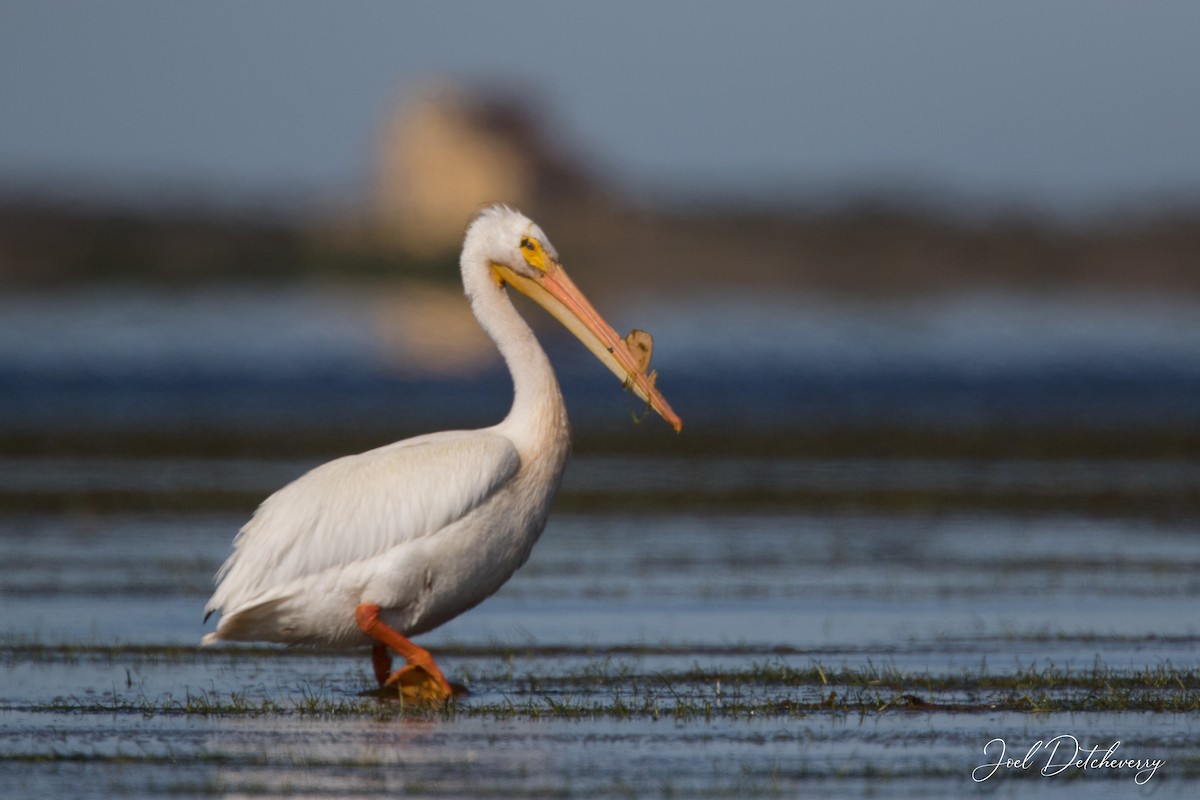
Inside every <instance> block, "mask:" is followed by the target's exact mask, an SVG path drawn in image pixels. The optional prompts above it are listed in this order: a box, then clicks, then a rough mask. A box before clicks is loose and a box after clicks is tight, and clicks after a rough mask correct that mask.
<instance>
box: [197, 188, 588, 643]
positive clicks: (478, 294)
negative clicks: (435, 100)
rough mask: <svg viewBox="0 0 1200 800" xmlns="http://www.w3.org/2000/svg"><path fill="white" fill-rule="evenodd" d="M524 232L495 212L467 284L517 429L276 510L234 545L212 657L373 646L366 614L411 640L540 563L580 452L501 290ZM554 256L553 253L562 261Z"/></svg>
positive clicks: (340, 481)
mask: <svg viewBox="0 0 1200 800" xmlns="http://www.w3.org/2000/svg"><path fill="white" fill-rule="evenodd" d="M531 231H532V232H533V234H535V235H537V236H538V237H539V239H540V241H542V242H545V244H546V247H547V248H549V243H548V242H546V240H545V236H544V234H542V233H541V231H540V230H539V229H538V228H537V226H536V225H534V224H533V223H532V222H530V221H529V220H528V219H527V218H525V217H524V216H522V215H520V214H519V213H517V212H515V211H511V210H509V209H505V208H499V207H495V208H491V209H488V210H487V211H485V212H484V213H483V214H481V215H480V217H479V218H478V219H477V220H476V221H475V222H474V223H473V224H472V225H471V227H470V229H469V231H468V235H467V239H466V242H465V243H464V246H463V255H462V273H463V284H464V287H465V289H466V292H467V296H468V298H469V299H470V301H471V306H472V308H473V310H474V312H475V315H476V317H478V319H479V321H480V324H481V325H482V326H483V327H484V329H485V330H486V331H487V332H488V334H489V335H491V337H492V339H493V340H495V342H496V344H497V346H498V347H499V348H500V351H501V353H502V354H503V356H504V359H505V361H506V363H507V364H508V367H509V370H510V371H511V372H512V377H513V386H514V392H515V397H514V401H513V407H512V410H511V412H510V413H509V415H508V416H507V417H506V418H505V419H504V421H503V422H501V423H500V424H498V425H495V426H493V427H491V428H485V429H482V430H478V431H452V432H445V433H435V434H430V435H426V436H419V437H416V438H413V439H408V440H405V441H402V442H397V443H395V444H390V445H387V446H384V447H380V448H378V449H375V450H371V451H368V452H366V453H362V454H359V455H354V456H347V457H345V458H340V459H337V460H335V461H331V462H329V463H327V464H324V465H322V466H320V467H317V468H316V469H314V470H312V471H311V472H309V473H307V474H306V475H304V476H302V477H301V478H299V479H297V480H296V481H294V482H292V483H291V484H288V485H287V486H285V487H284V488H282V489H280V490H279V491H278V492H276V493H275V494H273V495H271V496H270V497H269V498H267V500H266V501H265V502H264V503H263V504H262V505H261V506H260V507H259V509H258V511H257V512H256V513H255V515H254V517H253V518H252V519H251V520H250V521H249V522H248V523H246V525H245V526H244V527H243V528H242V530H241V531H240V532H239V533H238V535H237V537H236V539H235V541H234V552H233V554H232V555H231V556H230V557H229V559H228V560H227V561H226V562H225V564H224V566H223V567H222V568H221V570H220V572H219V573H218V576H217V577H218V586H217V589H216V591H215V592H214V594H213V596H212V599H211V600H209V602H208V605H207V606H206V612H208V613H212V612H214V611H220V612H221V618H220V622H219V624H218V626H217V629H216V630H215V631H214V632H212V633H209V634H208V635H206V636H205V637H204V639H203V642H204V643H205V644H211V643H213V642H216V641H219V640H226V639H236V640H261V641H272V642H286V643H292V644H313V645H323V646H333V647H342V646H353V645H358V644H369V643H371V639H369V638H368V637H367V636H366V635H365V634H363V633H362V632H361V631H360V630H359V628H358V627H357V625H356V624H355V608H356V607H357V606H359V605H360V604H364V603H366V604H374V605H378V606H380V608H381V609H382V611H381V613H380V618H381V619H382V620H383V621H384V622H385V623H386V624H387V625H388V626H390V627H392V628H394V629H395V630H396V631H398V632H400V633H401V634H403V635H405V636H412V635H416V634H419V633H421V632H423V631H427V630H430V629H432V628H435V627H437V626H438V625H441V624H442V623H444V622H446V621H448V620H450V619H452V618H454V617H455V616H457V615H458V614H461V613H462V612H464V611H466V610H467V609H469V608H471V607H473V606H474V605H476V604H477V603H479V602H480V601H482V600H483V599H485V598H486V597H488V596H489V595H491V594H493V593H494V592H495V591H496V590H497V589H499V588H500V586H502V585H503V584H504V582H505V581H507V580H508V578H509V577H510V576H511V575H512V574H513V572H514V571H516V569H517V568H518V567H520V566H521V565H522V564H523V563H525V560H526V559H527V558H528V557H529V553H530V550H531V549H532V547H533V545H534V543H535V542H536V541H537V539H538V537H539V536H540V534H541V532H542V529H543V527H544V526H545V522H546V517H547V514H548V513H549V509H550V504H551V502H552V501H553V499H554V495H555V493H556V492H557V490H558V485H559V481H560V479H561V477H562V472H563V469H564V467H565V465H566V460H567V455H568V451H569V447H570V444H569V434H568V427H567V417H566V409H565V407H564V405H563V401H562V395H561V392H560V391H559V388H558V383H557V381H556V380H555V378H554V373H553V371H552V369H551V367H550V362H549V360H548V359H547V358H546V355H545V353H544V351H543V350H542V349H541V347H540V346H539V345H538V344H537V341H536V339H535V338H534V336H533V333H532V331H530V329H529V327H528V326H527V325H526V324H525V322H524V321H523V320H522V319H521V317H520V316H519V315H518V314H517V312H516V310H515V309H514V308H513V306H512V303H511V301H510V300H509V299H508V296H507V294H506V291H505V289H504V288H503V287H502V286H501V285H500V284H499V283H498V282H497V281H496V280H495V279H494V278H493V276H492V275H491V274H490V265H491V264H492V263H494V262H496V261H497V260H500V259H502V258H503V259H511V258H513V257H516V258H517V259H519V258H520V255H519V253H517V252H516V250H515V248H516V242H517V241H518V240H519V239H520V237H521V236H522V235H527V234H529V232H531ZM550 252H551V253H552V254H553V251H552V250H550Z"/></svg>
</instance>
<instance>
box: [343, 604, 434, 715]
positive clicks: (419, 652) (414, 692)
mask: <svg viewBox="0 0 1200 800" xmlns="http://www.w3.org/2000/svg"><path fill="white" fill-rule="evenodd" d="M379 610H380V609H379V606H377V605H370V604H367V603H363V604H362V605H360V606H359V607H358V608H356V609H354V621H355V622H357V623H358V627H359V630H361V631H362V632H363V633H365V634H366V635H367V636H370V637H371V638H372V639H374V640H375V641H376V642H378V644H376V645H375V648H374V650H373V651H372V652H371V663H372V665H373V666H374V667H375V678H376V679H377V680H378V681H379V685H380V686H395V687H397V688H398V689H399V690H400V694H401V695H403V696H404V698H405V699H408V700H425V701H438V700H445V699H446V698H448V697H450V695H451V690H450V684H449V683H447V682H446V679H445V678H444V677H443V676H442V671H441V670H440V669H438V666H437V664H435V663H433V656H431V655H429V651H428V650H425V649H424V648H422V647H418V646H417V645H415V644H413V643H412V642H410V641H409V640H408V639H405V638H404V637H403V636H401V635H400V634H399V633H397V632H396V631H394V630H392V629H391V628H389V627H388V626H387V625H385V624H384V623H383V621H382V620H381V619H379ZM389 648H391V649H392V650H395V651H396V653H398V654H399V655H400V656H401V657H402V658H403V659H404V660H405V661H406V662H408V663H407V664H405V665H404V666H403V667H401V668H400V669H398V670H396V671H395V672H393V673H392V674H391V675H389V674H388V671H389V670H390V669H391V668H392V657H391V656H390V655H389V654H388V649H389Z"/></svg>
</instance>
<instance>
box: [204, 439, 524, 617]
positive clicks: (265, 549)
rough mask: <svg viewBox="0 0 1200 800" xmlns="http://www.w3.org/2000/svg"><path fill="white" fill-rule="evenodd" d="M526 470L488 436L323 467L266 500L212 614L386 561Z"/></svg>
mask: <svg viewBox="0 0 1200 800" xmlns="http://www.w3.org/2000/svg"><path fill="white" fill-rule="evenodd" d="M519 466H520V457H519V456H518V455H517V451H516V449H515V448H514V447H513V445H512V443H511V442H510V441H509V440H508V439H506V438H504V437H503V436H500V435H499V434H495V433H490V432H487V431H452V432H445V433H435V434H431V435H428V436H421V437H417V438H415V439H408V440H405V441H403V442H397V443H395V444H390V445H387V446H385V447H381V448H378V449H376V450H370V451H368V452H366V453H361V454H359V455H354V456H346V457H345V458H339V459H337V460H335V461H330V462H329V463H327V464H322V465H321V466H319V467H316V468H315V469H313V470H312V471H310V472H308V473H307V474H305V475H303V476H301V477H300V478H298V479H296V480H295V481H293V482H292V483H290V484H288V485H287V486H285V487H283V488H282V489H280V490H279V491H277V492H275V493H274V494H273V495H271V496H270V497H268V498H267V499H266V500H265V501H263V503H262V505H261V506H259V508H258V511H256V512H255V514H254V516H253V517H252V518H251V519H250V521H249V522H247V523H246V524H245V526H243V527H242V529H241V530H240V531H239V532H238V534H237V536H236V537H235V538H234V551H233V554H232V555H230V557H229V559H228V560H227V561H226V562H225V564H224V565H223V566H222V567H221V569H220V571H219V572H218V573H217V582H218V586H217V589H216V591H215V592H214V593H213V596H212V599H211V600H209V602H208V605H207V606H206V608H205V611H206V612H207V613H212V612H213V611H216V610H220V609H223V610H224V612H225V613H231V612H232V611H234V610H236V609H237V608H238V607H239V606H242V605H244V604H245V603H248V602H253V600H254V599H255V598H256V597H259V596H261V595H262V594H263V593H265V592H267V591H269V590H270V589H272V588H274V587H277V586H280V585H283V584H285V583H287V582H289V581H292V580H295V579H296V578H300V577H303V576H305V575H312V574H315V573H318V572H323V571H325V570H327V569H331V568H334V567H339V566H344V565H347V564H351V563H354V562H356V561H361V560H363V559H368V558H371V557H372V556H376V555H379V554H381V553H384V552H385V551H387V550H389V549H391V548H393V547H395V546H397V545H399V544H403V543H404V542H408V541H412V540H414V539H418V538H420V537H423V536H428V535H430V534H432V533H434V532H436V531H438V530H440V529H441V528H443V527H445V526H446V525H448V524H450V523H451V522H454V521H455V520H457V519H460V518H461V517H463V516H464V515H465V514H467V513H468V512H469V511H470V510H471V509H472V508H474V507H476V506H477V505H479V504H480V503H481V502H483V501H484V500H485V499H486V498H487V497H488V496H490V495H491V494H492V493H493V492H495V491H496V490H497V489H498V488H499V487H500V486H502V485H503V484H504V483H505V482H507V481H508V480H509V479H510V478H511V477H512V476H513V475H514V474H516V472H517V469H518V468H519Z"/></svg>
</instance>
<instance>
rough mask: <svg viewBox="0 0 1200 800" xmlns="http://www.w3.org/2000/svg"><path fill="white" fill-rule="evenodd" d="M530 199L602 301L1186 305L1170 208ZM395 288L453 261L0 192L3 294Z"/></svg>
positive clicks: (1187, 279) (316, 224)
mask: <svg viewBox="0 0 1200 800" xmlns="http://www.w3.org/2000/svg"><path fill="white" fill-rule="evenodd" d="M539 205H540V204H538V203H535V204H533V205H532V206H530V207H526V208H525V209H523V210H525V211H526V212H527V213H528V214H530V216H532V217H533V218H534V219H536V220H538V221H539V222H540V223H541V224H542V227H543V229H545V230H546V231H548V232H549V233H550V235H551V237H552V239H553V240H554V242H555V244H556V245H557V246H558V249H559V250H560V252H562V253H563V254H564V258H565V260H566V263H567V265H568V268H569V269H570V270H571V271H572V273H573V274H575V275H576V276H578V277H581V278H582V279H584V280H585V281H592V280H593V278H594V282H595V283H596V284H598V285H600V286H602V287H606V288H601V289H599V291H602V292H608V293H611V294H620V293H621V290H620V289H619V288H618V289H613V288H612V287H614V286H616V287H620V286H624V287H626V292H627V293H632V292H634V291H636V292H640V293H648V292H649V293H655V294H663V293H665V292H676V291H680V290H683V291H685V292H686V293H688V294H697V293H702V292H704V291H705V290H706V289H708V288H713V287H715V288H717V289H726V288H735V287H736V288H738V289H740V290H742V291H747V292H754V291H756V290H765V291H769V292H778V291H786V292H789V293H811V294H815V295H818V296H819V295H833V296H842V297H844V296H854V297H865V298H871V299H885V300H886V299H889V298H905V297H912V296H916V295H924V294H930V293H953V292H961V291H971V290H976V289H981V288H982V289H985V290H1004V291H1016V292H1023V293H1031V294H1034V293H1057V294H1064V293H1067V294H1069V293H1081V292H1082V293H1102V294H1108V293H1112V294H1118V295H1125V294H1127V293H1130V292H1132V293H1135V294H1145V295H1152V296H1153V295H1168V296H1176V295H1178V294H1180V293H1183V294H1186V295H1189V296H1193V295H1194V296H1197V297H1200V269H1197V268H1196V265H1197V264H1200V211H1197V210H1196V209H1193V208H1191V207H1188V206H1179V207H1175V208H1170V207H1167V208H1161V209H1159V210H1157V211H1148V212H1144V213H1129V214H1124V215H1117V214H1113V215H1106V216H1102V217H1093V218H1089V219H1086V220H1070V221H1069V220H1062V219H1055V218H1051V217H1048V216H1036V215H1033V214H1026V213H1022V212H1002V211H997V212H995V213H994V214H982V213H981V214H974V215H969V216H968V215H960V214H954V213H952V212H950V211H948V210H944V211H939V210H937V209H936V208H932V207H931V208H912V207H910V208H906V207H901V206H898V205H895V204H893V203H890V202H888V201H887V200H885V199H875V200H873V199H869V198H868V199H864V200H861V201H857V202H849V203H846V204H843V205H840V206H837V207H816V206H813V207H810V208H808V209H799V210H793V211H788V210H780V211H770V212H768V211H746V210H738V209H736V208H730V209H728V210H725V211H721V210H714V209H713V208H711V207H707V208H705V209H703V210H697V211H693V212H684V211H675V212H664V211H653V210H648V209H644V208H635V207H632V206H626V205H620V204H613V203H585V204H572V203H563V204H557V205H550V204H546V205H545V207H544V208H541V207H539ZM465 223H466V220H465V219H464V220H463V225H464V226H465ZM601 275H602V276H603V278H602V279H601V278H600V277H598V276H601ZM413 279H420V280H428V281H432V282H435V283H445V284H456V283H457V281H458V270H457V252H456V251H454V250H453V249H450V248H441V249H439V250H435V251H432V252H424V253H415V252H411V251H406V250H405V249H403V248H401V247H397V246H395V244H394V243H392V242H389V241H386V240H384V239H382V238H379V237H377V236H374V235H372V233H371V231H370V230H369V229H368V228H367V227H365V226H364V225H362V224H361V223H360V222H355V221H354V219H353V218H352V217H347V218H345V219H340V220H338V219H332V220H331V219H326V220H322V221H314V220H313V219H310V218H301V219H296V218H291V219H278V218H276V219H267V218H264V217H262V216H258V215H255V214H253V213H252V212H240V213H239V212H236V211H230V210H213V209H211V208H205V207H202V206H199V205H197V206H193V207H188V206H176V207H172V208H170V209H165V210H164V209H151V208H133V207H122V208H115V207H113V208H105V207H103V206H101V205H97V204H85V203H80V202H72V201H68V200H56V199H52V198H48V197H47V198H41V199H37V200H31V199H29V198H28V197H24V196H21V197H14V196H10V197H4V196H3V195H0V290H4V291H9V292H11V291H47V290H55V289H61V288H64V287H69V286H71V285H98V284H110V283H115V284H126V285H129V284H132V285H146V286H162V287H177V288H188V287H195V286H204V285H212V284H221V283H230V282H234V283H250V284H258V283H278V282H282V283H289V282H291V283H297V282H313V281H316V282H328V283H349V284H359V283H367V284H372V283H389V282H392V283H394V282H403V281H408V280H413Z"/></svg>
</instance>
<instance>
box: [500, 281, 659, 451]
mask: <svg viewBox="0 0 1200 800" xmlns="http://www.w3.org/2000/svg"><path fill="white" fill-rule="evenodd" d="M546 263H547V267H548V268H547V269H546V270H544V271H541V270H539V271H538V274H537V276H536V277H533V278H530V277H526V276H524V275H519V274H517V273H516V272H514V271H513V270H512V269H511V268H509V267H506V266H504V265H503V264H493V265H492V269H493V270H495V272H496V275H497V277H499V278H500V279H501V280H503V281H504V282H505V283H507V284H509V285H510V286H512V287H513V288H514V289H516V290H518V291H519V292H521V293H522V294H524V295H526V296H528V297H530V298H532V299H533V300H534V302H536V303H537V304H538V305H540V306H541V307H542V308H544V309H546V310H547V311H549V312H550V313H551V314H552V315H554V318H555V319H557V320H558V321H559V322H561V323H562V324H563V326H564V327H565V328H566V329H567V330H569V331H570V332H571V333H573V334H575V336H576V337H577V338H578V339H579V341H581V342H583V343H584V345H585V346H586V347H587V349H588V350H590V351H592V355H594V356H595V357H596V358H598V359H599V360H600V363H602V364H604V366H606V367H608V368H609V369H610V370H612V372H613V374H614V375H616V376H617V377H618V378H620V379H621V383H622V384H623V385H624V386H626V387H629V388H631V389H633V391H634V393H635V394H637V396H638V397H640V398H641V399H642V400H644V401H646V403H647V404H648V405H649V406H650V408H652V409H654V411H656V412H657V413H658V415H659V416H660V417H662V418H663V419H665V420H666V421H667V423H668V424H670V426H671V427H672V428H674V429H675V431H676V432H678V431H679V430H680V429H682V428H683V420H681V419H680V418H679V416H678V415H677V414H676V413H675V412H674V411H672V410H671V406H670V404H669V403H668V402H667V399H666V398H665V397H663V396H662V393H661V392H659V391H658V388H657V387H656V386H655V385H654V373H649V374H647V372H646V367H647V365H648V363H649V359H648V357H647V354H646V353H645V352H643V353H642V354H641V355H640V356H639V355H638V354H637V353H635V352H634V351H633V349H632V348H630V346H629V343H628V342H627V341H626V340H625V339H623V338H621V337H620V336H618V335H617V332H616V331H615V330H613V328H612V326H611V325H609V324H608V323H607V322H605V321H604V318H603V317H601V316H600V314H599V312H597V311H596V309H595V308H594V307H593V306H592V304H591V303H590V302H588V299H587V298H586V297H584V296H583V293H582V292H581V291H579V289H578V288H577V287H576V286H575V284H574V283H573V282H572V281H571V279H570V278H569V277H567V273H566V271H565V270H563V268H562V265H560V264H558V263H557V262H556V261H553V260H550V259H547V262H546Z"/></svg>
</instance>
